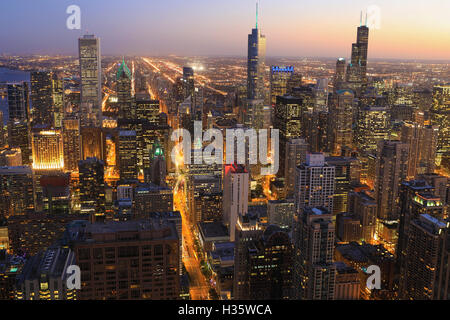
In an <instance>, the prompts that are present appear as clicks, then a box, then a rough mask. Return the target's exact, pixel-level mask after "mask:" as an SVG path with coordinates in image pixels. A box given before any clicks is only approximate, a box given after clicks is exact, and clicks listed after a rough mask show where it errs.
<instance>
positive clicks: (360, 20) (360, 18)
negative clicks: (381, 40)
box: [359, 10, 362, 27]
mask: <svg viewBox="0 0 450 320" xmlns="http://www.w3.org/2000/svg"><path fill="white" fill-rule="evenodd" d="M359 26H360V27H361V26H362V10H361V15H360V16H359Z"/></svg>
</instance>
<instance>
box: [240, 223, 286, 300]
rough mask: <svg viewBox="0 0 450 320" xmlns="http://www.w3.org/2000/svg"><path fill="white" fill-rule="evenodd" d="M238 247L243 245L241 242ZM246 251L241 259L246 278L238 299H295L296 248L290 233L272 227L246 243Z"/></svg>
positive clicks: (242, 282)
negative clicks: (293, 292) (293, 273)
mask: <svg viewBox="0 0 450 320" xmlns="http://www.w3.org/2000/svg"><path fill="white" fill-rule="evenodd" d="M238 245H241V246H242V245H243V243H242V242H240V241H239V242H238ZM245 247H246V248H247V250H246V251H245V252H243V254H242V255H240V256H239V257H238V259H237V260H238V264H237V266H238V267H239V268H241V270H240V271H241V272H243V273H244V276H243V277H242V278H241V279H240V283H239V287H240V288H239V290H237V292H238V294H237V295H235V296H234V299H236V300H242V299H245V300H281V299H291V298H292V289H293V288H292V285H293V284H292V272H291V266H292V262H293V248H292V243H291V239H290V237H289V235H288V233H287V232H286V231H284V230H282V229H281V228H280V227H278V226H275V225H271V226H269V227H267V229H266V230H264V231H262V230H261V232H260V233H259V235H258V236H257V237H254V238H253V239H251V240H250V241H249V242H248V243H245ZM239 249H240V248H238V250H239ZM239 251H241V250H239ZM244 266H245V268H244ZM244 269H245V270H244Z"/></svg>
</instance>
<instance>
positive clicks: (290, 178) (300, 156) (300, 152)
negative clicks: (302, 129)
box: [284, 138, 309, 198]
mask: <svg viewBox="0 0 450 320" xmlns="http://www.w3.org/2000/svg"><path fill="white" fill-rule="evenodd" d="M308 149H309V145H308V143H307V142H306V141H305V139H301V138H298V139H297V138H292V139H289V140H288V141H287V142H286V149H285V150H286V153H285V156H284V162H285V165H284V181H285V182H284V184H285V188H286V197H287V198H291V197H292V196H293V195H294V186H295V173H296V170H297V167H298V166H299V165H301V164H302V163H304V162H305V161H306V154H307V153H308Z"/></svg>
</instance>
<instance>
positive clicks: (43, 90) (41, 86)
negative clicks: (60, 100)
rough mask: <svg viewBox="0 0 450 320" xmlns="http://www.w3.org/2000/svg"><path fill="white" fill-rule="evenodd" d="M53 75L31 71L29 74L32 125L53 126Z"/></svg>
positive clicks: (47, 72)
mask: <svg viewBox="0 0 450 320" xmlns="http://www.w3.org/2000/svg"><path fill="white" fill-rule="evenodd" d="M52 79H53V73H52V72H50V71H33V72H31V74H30V82H31V107H32V115H33V125H49V126H53V124H54V119H53V111H54V110H53V86H52Z"/></svg>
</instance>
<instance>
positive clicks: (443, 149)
mask: <svg viewBox="0 0 450 320" xmlns="http://www.w3.org/2000/svg"><path fill="white" fill-rule="evenodd" d="M449 106H450V84H446V85H438V86H435V87H434V88H433V105H432V108H431V116H432V124H433V125H437V126H439V135H438V142H437V163H438V164H439V165H440V164H441V162H442V159H443V156H444V155H448V153H449V152H450V113H449V108H450V107H449Z"/></svg>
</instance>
